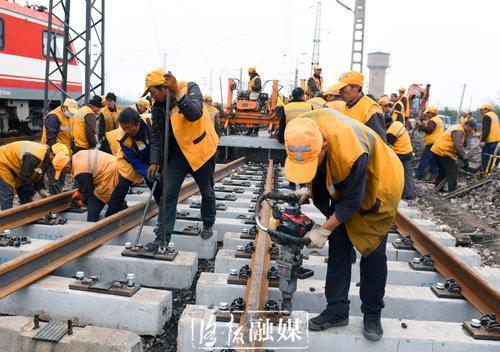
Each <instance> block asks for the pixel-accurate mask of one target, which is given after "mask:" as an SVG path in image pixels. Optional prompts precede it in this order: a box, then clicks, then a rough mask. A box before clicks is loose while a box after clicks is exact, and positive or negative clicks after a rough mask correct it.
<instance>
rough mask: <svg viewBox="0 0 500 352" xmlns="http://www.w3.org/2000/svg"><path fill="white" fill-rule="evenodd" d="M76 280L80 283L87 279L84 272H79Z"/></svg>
mask: <svg viewBox="0 0 500 352" xmlns="http://www.w3.org/2000/svg"><path fill="white" fill-rule="evenodd" d="M75 278H76V279H77V280H78V281H82V280H83V279H84V278H85V273H84V272H83V271H77V272H76V275H75Z"/></svg>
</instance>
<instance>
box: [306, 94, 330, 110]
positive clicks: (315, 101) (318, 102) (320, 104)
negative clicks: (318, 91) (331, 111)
mask: <svg viewBox="0 0 500 352" xmlns="http://www.w3.org/2000/svg"><path fill="white" fill-rule="evenodd" d="M307 103H309V104H311V105H312V107H313V110H318V109H323V108H324V107H325V104H326V100H325V99H323V98H321V97H315V98H311V99H309V100H308V101H307Z"/></svg>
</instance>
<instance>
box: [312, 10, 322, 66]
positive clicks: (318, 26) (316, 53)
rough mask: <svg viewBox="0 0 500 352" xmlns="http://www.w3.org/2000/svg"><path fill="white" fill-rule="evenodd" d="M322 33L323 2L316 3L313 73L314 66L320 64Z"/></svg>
mask: <svg viewBox="0 0 500 352" xmlns="http://www.w3.org/2000/svg"><path fill="white" fill-rule="evenodd" d="M320 34H321V2H320V1H318V3H317V4H316V24H315V25H314V38H313V51H312V58H311V73H312V71H313V69H312V67H313V66H314V65H318V64H319V42H320V40H319V37H320Z"/></svg>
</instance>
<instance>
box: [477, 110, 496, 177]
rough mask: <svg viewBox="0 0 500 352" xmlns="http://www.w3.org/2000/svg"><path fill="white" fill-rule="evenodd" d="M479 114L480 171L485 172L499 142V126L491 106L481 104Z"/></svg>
mask: <svg viewBox="0 0 500 352" xmlns="http://www.w3.org/2000/svg"><path fill="white" fill-rule="evenodd" d="M479 111H480V112H481V141H480V143H479V145H480V147H481V170H482V171H485V170H486V167H487V165H488V161H489V158H490V155H493V154H494V153H495V148H496V147H497V144H498V142H499V141H500V124H499V121H498V116H497V114H495V112H494V111H493V110H492V106H491V104H483V105H481V107H480V108H479Z"/></svg>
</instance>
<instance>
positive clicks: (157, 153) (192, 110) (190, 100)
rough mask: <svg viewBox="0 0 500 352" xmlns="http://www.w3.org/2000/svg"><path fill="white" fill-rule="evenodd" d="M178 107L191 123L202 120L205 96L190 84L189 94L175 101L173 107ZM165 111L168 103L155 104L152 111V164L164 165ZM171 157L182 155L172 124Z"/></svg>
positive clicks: (170, 129)
mask: <svg viewBox="0 0 500 352" xmlns="http://www.w3.org/2000/svg"><path fill="white" fill-rule="evenodd" d="M174 105H177V107H178V108H179V112H181V113H182V114H183V115H184V117H185V118H186V119H187V120H188V121H191V122H194V121H196V120H198V119H199V118H201V116H202V115H203V94H201V90H200V87H198V85H197V84H196V83H194V82H189V83H188V93H187V94H186V95H184V96H183V97H182V98H181V99H180V100H179V101H178V102H176V101H175V99H174V100H173V104H171V106H172V107H173V106H174ZM165 110H166V102H163V103H158V102H157V103H155V105H154V106H153V111H152V128H151V154H150V161H151V164H159V165H160V164H162V161H163V141H164V136H165ZM169 131H170V133H169V157H171V156H172V155H174V153H182V151H181V150H180V147H179V145H178V144H177V140H176V139H175V136H174V132H173V130H172V124H171V123H170V128H169Z"/></svg>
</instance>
